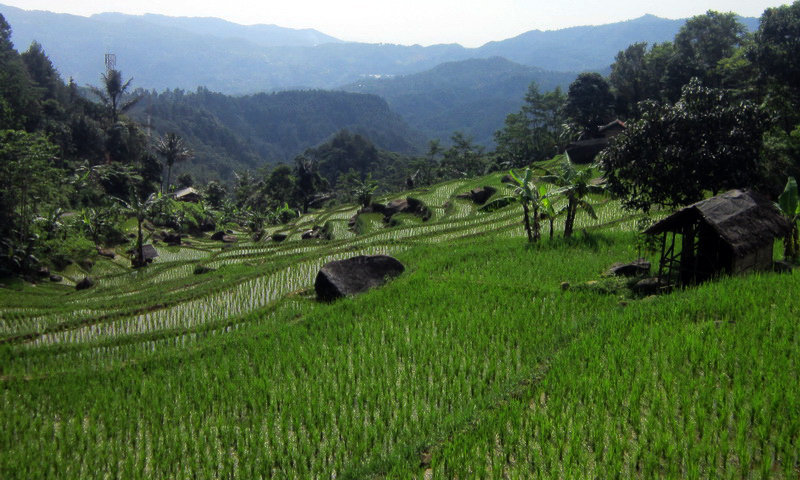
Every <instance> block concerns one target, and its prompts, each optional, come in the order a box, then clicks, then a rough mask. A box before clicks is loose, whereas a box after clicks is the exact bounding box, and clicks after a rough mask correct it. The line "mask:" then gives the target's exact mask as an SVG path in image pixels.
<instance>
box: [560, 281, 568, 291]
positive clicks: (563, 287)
mask: <svg viewBox="0 0 800 480" xmlns="http://www.w3.org/2000/svg"><path fill="white" fill-rule="evenodd" d="M561 290H569V282H561Z"/></svg>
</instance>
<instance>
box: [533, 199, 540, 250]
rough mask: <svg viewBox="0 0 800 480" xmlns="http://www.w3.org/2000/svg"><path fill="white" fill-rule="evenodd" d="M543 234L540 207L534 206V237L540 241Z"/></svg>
mask: <svg viewBox="0 0 800 480" xmlns="http://www.w3.org/2000/svg"><path fill="white" fill-rule="evenodd" d="M541 236H542V227H541V225H540V224H539V208H537V207H534V208H533V239H534V241H537V242H538V241H539V238H541Z"/></svg>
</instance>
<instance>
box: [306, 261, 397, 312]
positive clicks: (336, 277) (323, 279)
mask: <svg viewBox="0 0 800 480" xmlns="http://www.w3.org/2000/svg"><path fill="white" fill-rule="evenodd" d="M404 270H405V267H403V264H402V263H400V261H399V260H397V259H396V258H393V257H390V256H388V255H372V256H364V255H359V256H357V257H353V258H348V259H346V260H337V261H334V262H328V263H326V264H325V265H324V266H323V267H322V269H320V271H319V273H318V274H317V279H316V280H315V281H314V290H316V292H317V298H319V299H320V300H324V301H331V300H335V299H337V298H340V297H344V296H347V295H355V294H357V293H361V292H365V291H367V290H369V289H370V288H374V287H378V286H381V285H383V284H384V283H386V280H387V279H389V278H393V277H396V276H398V275H400V274H401V273H403V271H404Z"/></svg>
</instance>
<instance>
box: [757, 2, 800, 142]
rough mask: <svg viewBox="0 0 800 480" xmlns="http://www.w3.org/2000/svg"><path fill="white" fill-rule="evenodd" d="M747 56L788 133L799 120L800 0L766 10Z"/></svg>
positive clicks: (782, 126)
mask: <svg viewBox="0 0 800 480" xmlns="http://www.w3.org/2000/svg"><path fill="white" fill-rule="evenodd" d="M747 56H748V58H749V59H750V60H751V61H753V63H754V64H755V65H756V67H757V69H758V72H759V75H760V77H761V80H762V81H763V82H764V83H765V84H766V86H767V87H768V89H769V95H768V103H769V104H770V105H771V106H772V108H773V109H774V110H775V111H776V112H777V113H778V114H779V118H780V120H781V125H780V126H781V128H783V130H784V132H785V133H787V134H788V133H789V132H791V131H792V130H793V129H794V128H795V125H797V124H798V123H799V122H800V108H798V107H800V82H799V81H798V79H800V1H795V2H794V3H792V4H791V5H783V6H780V7H776V8H768V9H767V10H765V11H764V14H763V15H762V16H761V23H760V25H759V27H758V31H757V32H756V33H755V36H754V41H753V44H752V47H751V48H750V49H749V50H748V52H747Z"/></svg>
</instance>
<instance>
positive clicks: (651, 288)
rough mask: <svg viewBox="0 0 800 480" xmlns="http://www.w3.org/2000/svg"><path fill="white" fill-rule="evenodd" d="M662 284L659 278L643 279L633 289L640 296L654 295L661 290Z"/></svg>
mask: <svg viewBox="0 0 800 480" xmlns="http://www.w3.org/2000/svg"><path fill="white" fill-rule="evenodd" d="M661 287H662V284H661V281H660V280H659V279H658V277H648V278H643V279H641V280H639V281H638V282H636V284H634V285H633V287H631V290H633V291H634V292H636V293H637V294H639V295H648V296H649V295H653V294H656V293H658V292H659V291H660V290H661Z"/></svg>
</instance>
